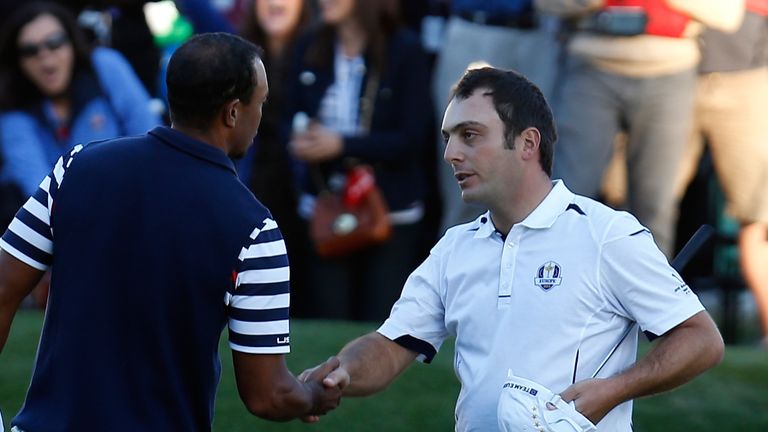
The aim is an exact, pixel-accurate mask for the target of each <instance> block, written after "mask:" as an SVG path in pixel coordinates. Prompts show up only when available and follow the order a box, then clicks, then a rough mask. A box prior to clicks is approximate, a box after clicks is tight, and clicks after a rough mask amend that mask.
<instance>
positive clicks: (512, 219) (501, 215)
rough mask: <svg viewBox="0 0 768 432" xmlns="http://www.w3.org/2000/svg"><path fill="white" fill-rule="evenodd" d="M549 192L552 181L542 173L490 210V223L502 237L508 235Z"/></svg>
mask: <svg viewBox="0 0 768 432" xmlns="http://www.w3.org/2000/svg"><path fill="white" fill-rule="evenodd" d="M551 190H552V180H551V179H550V178H549V177H548V176H547V175H546V174H544V173H543V172H542V173H541V175H537V176H535V177H534V178H532V179H531V180H530V181H528V182H525V183H524V184H522V185H521V187H519V188H516V189H515V190H511V191H510V195H509V196H508V197H506V199H505V200H504V202H500V203H498V206H494V207H491V208H490V211H491V221H493V225H494V226H495V227H496V230H497V231H499V232H501V233H502V234H504V235H506V234H507V233H509V231H510V230H511V229H512V226H513V225H515V224H517V223H520V222H522V221H523V220H525V218H527V217H528V215H530V214H531V213H533V211H534V210H536V207H538V206H539V204H541V203H542V201H544V199H545V198H546V197H547V195H549V192H550V191H551Z"/></svg>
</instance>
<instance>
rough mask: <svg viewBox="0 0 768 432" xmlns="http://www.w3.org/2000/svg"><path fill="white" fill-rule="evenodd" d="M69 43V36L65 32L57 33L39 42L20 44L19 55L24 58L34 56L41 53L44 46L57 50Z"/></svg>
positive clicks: (49, 49) (50, 49)
mask: <svg viewBox="0 0 768 432" xmlns="http://www.w3.org/2000/svg"><path fill="white" fill-rule="evenodd" d="M68 43H69V38H68V37H67V35H66V34H65V33H57V34H54V35H52V36H49V37H48V38H47V39H45V40H44V41H42V42H40V43H37V44H21V45H19V56H21V57H23V58H32V57H35V56H37V55H38V54H40V51H41V50H42V49H43V48H45V49H47V50H48V51H55V50H57V49H59V48H61V47H63V46H64V45H66V44H68Z"/></svg>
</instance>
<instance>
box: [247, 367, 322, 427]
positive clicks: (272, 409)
mask: <svg viewBox="0 0 768 432" xmlns="http://www.w3.org/2000/svg"><path fill="white" fill-rule="evenodd" d="M308 386H310V384H309V383H300V382H298V381H297V380H296V379H294V378H293V376H292V375H290V374H288V375H287V376H286V377H283V378H281V380H280V383H278V384H276V385H275V386H274V388H273V391H272V394H271V395H270V396H269V397H267V398H264V399H263V403H260V404H259V403H257V404H254V405H250V404H249V405H248V410H249V411H250V412H251V413H252V414H254V415H256V416H258V417H261V418H263V419H267V420H272V421H288V420H291V419H295V418H297V417H300V416H304V415H307V414H308V413H311V411H312V408H313V406H314V401H313V398H312V392H311V390H310V389H309V388H308Z"/></svg>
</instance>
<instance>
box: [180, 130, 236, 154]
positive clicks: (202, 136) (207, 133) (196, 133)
mask: <svg viewBox="0 0 768 432" xmlns="http://www.w3.org/2000/svg"><path fill="white" fill-rule="evenodd" d="M171 129H174V130H177V131H179V132H181V133H183V134H184V135H187V136H189V137H191V138H194V139H196V140H198V141H202V142H204V143H206V144H208V145H210V146H211V147H216V148H217V149H220V150H221V151H223V152H224V153H225V154H229V148H228V146H227V144H226V143H227V141H226V140H225V139H224V138H223V137H221V136H219V135H220V134H218V133H216V131H215V130H213V129H206V130H203V129H198V128H193V127H189V126H183V125H180V124H177V123H173V124H171Z"/></svg>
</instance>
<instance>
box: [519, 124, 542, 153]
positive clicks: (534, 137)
mask: <svg viewBox="0 0 768 432" xmlns="http://www.w3.org/2000/svg"><path fill="white" fill-rule="evenodd" d="M520 138H521V141H522V142H521V144H522V146H523V148H522V151H523V159H525V160H529V159H532V158H538V156H539V146H540V145H541V132H539V130H538V129H536V128H535V127H529V128H527V129H525V130H523V132H522V133H521V134H520Z"/></svg>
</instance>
